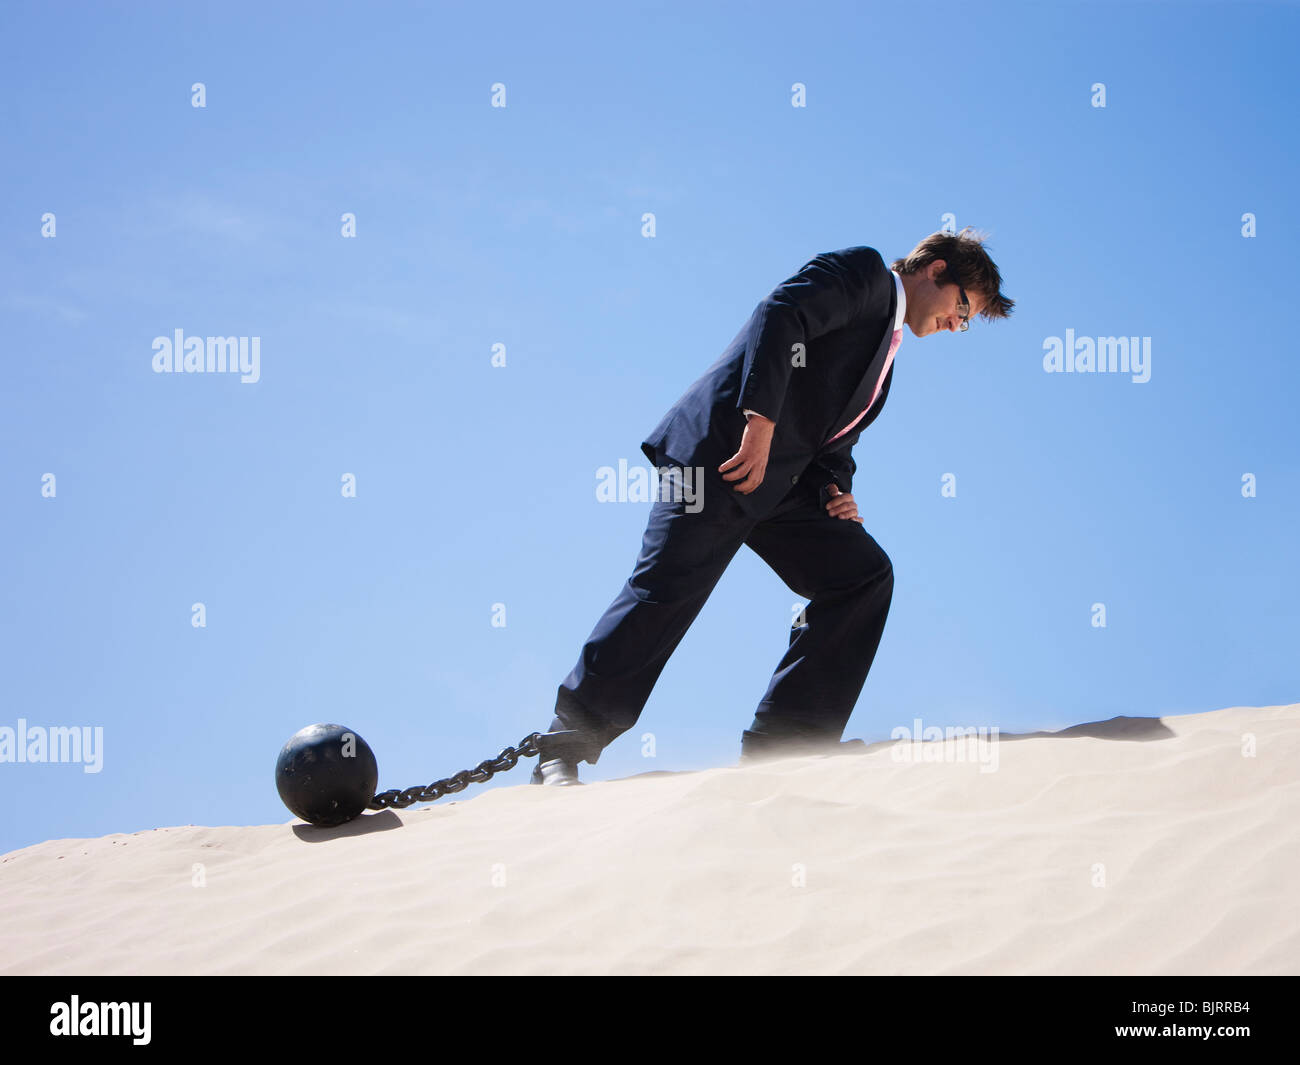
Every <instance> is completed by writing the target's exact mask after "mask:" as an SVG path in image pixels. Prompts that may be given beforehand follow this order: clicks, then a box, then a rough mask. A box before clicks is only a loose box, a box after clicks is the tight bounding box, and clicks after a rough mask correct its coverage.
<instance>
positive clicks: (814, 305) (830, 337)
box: [641, 246, 898, 517]
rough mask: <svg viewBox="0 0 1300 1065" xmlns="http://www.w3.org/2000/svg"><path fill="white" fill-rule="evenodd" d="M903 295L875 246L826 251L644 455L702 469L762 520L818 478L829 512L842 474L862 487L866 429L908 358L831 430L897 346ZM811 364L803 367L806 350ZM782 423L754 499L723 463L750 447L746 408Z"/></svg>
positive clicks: (674, 413)
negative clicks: (797, 487) (799, 360)
mask: <svg viewBox="0 0 1300 1065" xmlns="http://www.w3.org/2000/svg"><path fill="white" fill-rule="evenodd" d="M897 306H898V292H897V290H896V287H895V282H894V275H893V274H892V273H891V272H890V270H889V268H888V267H887V266H886V265H885V262H884V260H883V259H882V258H881V256H880V253H879V252H878V251H876V250H875V249H874V248H868V247H865V246H857V247H852V248H844V249H842V250H840V251H833V252H825V253H824V254H821V255H818V256H816V257H815V258H813V259H811V260H809V261H808V262H807V263H805V264H804V265H803V266H802V267H801V268H800V270H799V272H798V273H796V274H795V275H794V276H793V277H790V278H789V279H787V280H785V281H783V282H781V284H779V285H777V287H776V288H774V289H773V290H772V291H771V293H770V294H769V295H768V296H767V297H766V298H765V299H763V300H761V301H760V302H759V304H758V306H757V307H755V308H754V313H753V314H751V315H750V317H749V320H748V321H747V322H746V323H745V324H744V326H742V327H741V330H740V332H739V333H737V334H736V337H735V339H734V340H732V341H731V343H730V344H729V345H728V346H727V348H726V350H725V351H724V352H723V353H722V355H721V357H720V358H719V359H718V360H717V362H715V363H714V364H713V365H712V366H710V367H709V368H708V370H706V371H705V372H704V375H703V376H702V377H700V378H699V380H697V381H696V382H695V383H694V384H692V385H691V386H690V388H688V389H687V390H686V391H685V392H684V393H683V394H682V396H681V398H680V399H678V400H677V402H676V403H674V404H673V406H672V409H670V410H669V411H668V413H667V414H665V415H664V417H663V418H662V419H661V420H660V422H659V424H658V425H657V426H655V428H654V429H653V430H651V432H650V434H649V435H648V436H647V437H646V439H645V440H644V441H643V442H642V444H641V450H642V451H643V452H644V453H645V455H646V457H647V458H648V459H650V461H651V462H653V463H654V464H655V465H656V466H673V465H677V466H702V467H704V470H705V477H706V481H707V484H708V488H707V489H706V496H705V503H706V504H707V502H708V498H707V492H708V491H710V490H712V491H725V492H729V493H731V495H732V496H733V497H734V498H735V499H736V501H737V502H738V503H739V504H740V506H741V507H742V508H743V509H744V510H745V512H746V513H748V514H750V515H752V516H754V517H759V516H761V515H762V514H764V513H766V512H767V511H769V510H771V509H772V508H773V507H775V506H776V505H777V504H778V503H779V502H781V500H782V499H783V498H784V497H785V495H786V494H787V493H788V492H789V491H790V488H791V486H792V485H794V484H797V483H799V482H800V481H805V483H806V482H807V481H808V480H811V482H812V483H811V486H810V491H811V490H816V491H817V492H818V498H819V501H820V503H821V505H822V507H823V510H824V508H825V505H826V502H827V500H828V499H829V498H830V494H829V492H828V491H827V488H828V486H829V484H830V482H831V481H832V480H833V481H834V482H835V483H836V484H837V485H839V487H840V489H841V491H844V492H849V491H852V487H853V475H854V473H856V472H857V463H855V462H854V461H853V456H852V454H851V451H852V448H853V445H854V444H855V443H857V439H858V436H859V434H861V432H862V430H863V429H865V428H866V427H867V426H868V425H870V424H871V423H872V422H873V421H875V420H876V418H877V417H878V416H879V415H880V411H881V409H882V408H883V407H884V405H885V399H886V398H887V397H888V395H889V386H890V382H891V381H892V380H893V377H894V369H895V367H896V366H897V362H895V363H894V364H893V365H891V366H890V368H889V373H888V375H887V376H886V377H885V382H884V385H883V386H882V387H881V390H880V395H879V396H878V397H877V398H876V402H875V403H874V404H872V406H871V409H870V410H869V411H867V413H866V415H865V416H864V417H863V418H862V420H861V421H859V422H858V424H857V425H855V426H854V427H853V429H852V430H851V431H850V432H848V433H845V434H844V435H843V436H842V437H840V438H839V439H838V440H836V441H835V442H834V444H833V445H829V446H828V445H827V443H826V441H827V440H828V438H829V437H831V436H833V435H834V434H835V433H837V432H839V431H840V430H841V429H843V428H844V426H846V425H848V424H849V422H851V421H852V420H853V419H854V418H856V417H857V416H858V414H859V413H860V412H861V410H862V408H863V407H864V406H866V404H867V401H868V400H869V399H870V398H871V393H872V390H873V389H874V388H875V386H876V382H877V380H878V379H879V377H880V371H881V369H882V367H883V366H884V363H885V356H886V355H887V354H888V352H889V341H890V340H891V339H892V337H893V331H894V315H895V313H896V311H897ZM799 344H802V345H803V346H804V353H803V360H804V363H805V364H804V365H802V366H797V365H795V364H794V362H795V355H796V350H797V349H796V345H799ZM746 407H748V408H750V409H751V410H755V411H757V412H758V413H759V414H762V415H764V416H765V417H767V418H771V419H772V421H774V422H775V423H776V428H775V430H774V431H773V434H772V446H771V450H770V452H769V454H768V460H767V471H766V473H765V474H764V477H763V483H762V484H761V485H760V486H759V487H758V489H757V490H755V491H754V492H751V493H749V494H744V493H741V492H737V491H736V490H735V489H734V488H733V487H732V484H733V483H734V482H729V481H724V480H722V475H721V474H719V473H718V472H717V469H718V467H719V466H720V465H722V463H724V462H725V461H726V460H727V459H729V458H730V457H731V456H732V455H734V454H735V453H736V451H737V450H738V449H739V448H740V438H741V436H742V435H743V433H744V431H745V424H746V418H745V415H744V413H743V412H744V408H746Z"/></svg>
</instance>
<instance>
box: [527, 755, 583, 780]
mask: <svg viewBox="0 0 1300 1065" xmlns="http://www.w3.org/2000/svg"><path fill="white" fill-rule="evenodd" d="M529 783H530V784H543V785H550V786H554V787H571V786H573V785H574V784H579V785H581V784H582V781H581V780H579V779H578V766H577V763H575V762H566V761H565V760H564V759H563V758H552V759H551V760H550V761H547V762H543V761H541V760H540V759H538V762H537V764H536V765H535V766H533V776H532V779H531V780H530V781H529Z"/></svg>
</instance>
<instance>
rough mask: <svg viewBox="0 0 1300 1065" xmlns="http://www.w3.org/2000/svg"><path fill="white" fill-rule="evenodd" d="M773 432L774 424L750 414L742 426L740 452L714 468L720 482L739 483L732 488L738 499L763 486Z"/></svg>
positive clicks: (760, 416)
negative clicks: (737, 493) (719, 474)
mask: <svg viewBox="0 0 1300 1065" xmlns="http://www.w3.org/2000/svg"><path fill="white" fill-rule="evenodd" d="M775 430H776V422H774V421H772V419H771V418H764V417H763V416H762V415H761V414H751V415H750V416H749V420H748V421H747V422H746V423H745V434H744V435H743V436H742V437H741V438H740V450H739V451H737V452H736V453H735V454H734V455H732V456H731V458H729V459H727V461H726V462H724V463H723V464H722V465H721V466H719V467H718V472H719V473H721V474H722V479H723V480H724V481H737V482H739V483H737V484H735V485H733V486H732V487H734V488H735V489H736V491H737V492H740V493H741V494H742V495H749V493H750V492H752V491H754V489H756V488H757V487H758V486H759V485H760V484H762V483H763V475H764V474H765V473H767V453H768V451H769V450H770V449H771V447H772V433H773V432H774V431H775ZM728 471H729V472H728Z"/></svg>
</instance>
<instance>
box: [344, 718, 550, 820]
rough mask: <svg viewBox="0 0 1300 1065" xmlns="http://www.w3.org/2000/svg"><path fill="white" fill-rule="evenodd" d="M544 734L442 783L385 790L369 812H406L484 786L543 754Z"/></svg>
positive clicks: (368, 808)
mask: <svg viewBox="0 0 1300 1065" xmlns="http://www.w3.org/2000/svg"><path fill="white" fill-rule="evenodd" d="M542 735H543V734H542V733H540V732H533V733H530V734H529V735H527V736H525V737H524V738H523V739H522V740H520V741H519V742H518V743H517V744H516V745H515V746H513V747H506V748H505V749H504V750H503V751H502V752H501V753H500V754H499V755H497V756H496V757H495V758H489V759H488V760H487V761H485V762H479V764H478V765H476V766H475V767H474V768H473V769H462V770H461V771H460V772H459V773H453V774H452V775H451V776H449V777H445V778H443V779H442V780H435V781H434V782H433V783H432V784H426V785H425V786H424V787H422V788H421V787H415V788H407V789H406V790H405V791H398V790H397V789H396V788H393V789H391V790H389V791H381V792H380V793H379V794H378V795H376V796H375V797H374V798H373V799H371V800H370V804H369V805H368V806H367V807H366V809H367V810H386V809H388V808H389V807H396V808H397V809H399V810H404V809H406V807H408V806H411V805H413V804H414V803H417V802H433V801H434V800H435V799H441V798H442V797H443V796H444V795H453V794H455V793H456V792H458V791H464V790H465V789H466V788H467V787H469V786H470V785H471V784H482V783H483V782H484V781H485V780H491V779H492V777H493V776H494V775H495V774H497V773H504V772H505V771H506V770H507V769H514V767H515V766H516V765H517V764H518V763H519V759H520V758H521V757H530V756H532V755H535V754H540V753H541V747H540V746H539V744H538V741H539V740H540V738H541V736H542Z"/></svg>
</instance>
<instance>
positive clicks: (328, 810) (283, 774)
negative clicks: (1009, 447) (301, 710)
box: [275, 725, 379, 825]
mask: <svg viewBox="0 0 1300 1065" xmlns="http://www.w3.org/2000/svg"><path fill="white" fill-rule="evenodd" d="M378 786H379V765H378V763H376V762H375V754H374V752H373V751H372V750H371V749H370V745H369V744H368V743H366V741H365V740H363V739H362V738H361V737H360V736H358V735H357V734H356V733H355V732H353V731H352V730H351V729H349V728H344V726H342V725H308V726H307V727H306V728H305V729H303V730H302V731H300V732H295V733H294V734H293V735H292V736H291V737H289V742H288V743H286V744H285V745H284V748H283V749H282V750H281V751H280V757H279V758H277V759H276V762H275V788H276V791H278V792H279V793H280V800H281V801H282V802H283V803H284V804H285V806H287V807H289V810H290V812H291V813H293V814H294V815H296V816H298V817H301V818H302V819H303V820H304V821H307V822H309V823H310V824H313V825H341V824H343V823H344V822H345V821H351V820H352V819H353V818H354V817H356V816H357V815H358V814H359V813H361V811H362V810H364V809H365V808H366V807H367V806H368V805H370V800H371V799H373V798H374V797H375V789H376V788H377V787H378Z"/></svg>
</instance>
